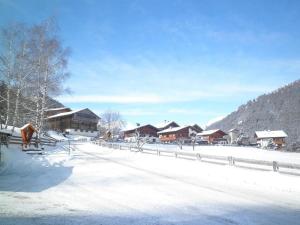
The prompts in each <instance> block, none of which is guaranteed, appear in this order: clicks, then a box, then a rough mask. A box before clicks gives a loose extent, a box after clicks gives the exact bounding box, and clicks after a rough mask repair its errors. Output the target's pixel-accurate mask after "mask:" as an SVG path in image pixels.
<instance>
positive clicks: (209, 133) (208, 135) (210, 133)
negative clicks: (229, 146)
mask: <svg viewBox="0 0 300 225" xmlns="http://www.w3.org/2000/svg"><path fill="white" fill-rule="evenodd" d="M225 135H227V134H226V133H225V132H224V131H222V130H220V129H216V130H206V131H202V132H201V133H198V134H197V136H198V137H200V138H201V139H202V140H203V141H207V143H209V144H212V143H214V142H216V141H218V140H220V139H223V138H224V136H225Z"/></svg>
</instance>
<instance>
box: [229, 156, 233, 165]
mask: <svg viewBox="0 0 300 225" xmlns="http://www.w3.org/2000/svg"><path fill="white" fill-rule="evenodd" d="M232 161H233V159H232V156H228V163H229V165H230V166H233V162H232Z"/></svg>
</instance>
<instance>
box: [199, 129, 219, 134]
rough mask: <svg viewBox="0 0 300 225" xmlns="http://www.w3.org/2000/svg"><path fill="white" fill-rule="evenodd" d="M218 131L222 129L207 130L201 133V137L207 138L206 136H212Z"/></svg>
mask: <svg viewBox="0 0 300 225" xmlns="http://www.w3.org/2000/svg"><path fill="white" fill-rule="evenodd" d="M218 131H221V130H220V129H215V130H206V131H202V132H201V133H199V135H200V136H206V135H211V134H214V133H216V132H218Z"/></svg>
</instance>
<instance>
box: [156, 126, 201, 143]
mask: <svg viewBox="0 0 300 225" xmlns="http://www.w3.org/2000/svg"><path fill="white" fill-rule="evenodd" d="M157 134H158V135H159V140H160V141H161V142H168V143H169V142H174V141H177V140H179V139H181V140H190V139H191V138H192V137H195V136H196V134H197V130H196V129H195V128H194V127H193V126H181V127H170V128H168V129H165V130H162V131H159V132H157Z"/></svg>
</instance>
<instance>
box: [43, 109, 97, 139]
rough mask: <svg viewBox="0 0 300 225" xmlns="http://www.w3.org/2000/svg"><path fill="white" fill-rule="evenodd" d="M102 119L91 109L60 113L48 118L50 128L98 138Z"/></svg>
mask: <svg viewBox="0 0 300 225" xmlns="http://www.w3.org/2000/svg"><path fill="white" fill-rule="evenodd" d="M99 120H100V117H99V116H97V115H96V114H95V113H93V112H92V111H91V110H90V109H88V108H86V109H80V110H74V111H68V112H62V113H58V114H55V115H52V116H49V117H48V118H47V122H48V128H49V129H51V130H57V131H61V132H67V133H70V134H78V135H83V136H91V137H93V136H96V135H97V124H98V122H99Z"/></svg>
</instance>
